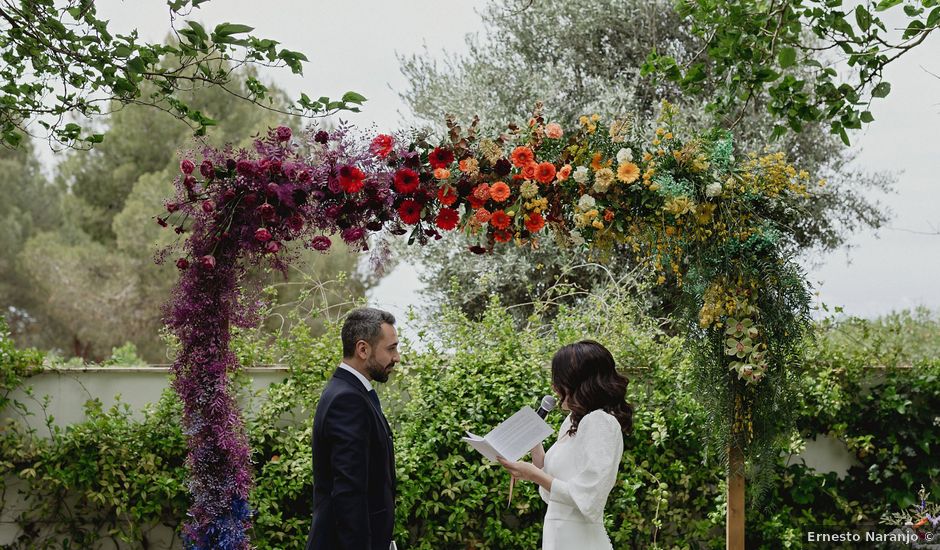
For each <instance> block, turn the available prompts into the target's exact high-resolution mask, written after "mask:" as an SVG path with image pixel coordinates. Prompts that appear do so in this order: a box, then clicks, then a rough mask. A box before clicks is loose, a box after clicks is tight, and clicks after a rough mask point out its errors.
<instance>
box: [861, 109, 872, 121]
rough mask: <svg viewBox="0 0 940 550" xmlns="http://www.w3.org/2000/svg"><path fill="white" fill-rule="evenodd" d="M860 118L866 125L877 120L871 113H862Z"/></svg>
mask: <svg viewBox="0 0 940 550" xmlns="http://www.w3.org/2000/svg"><path fill="white" fill-rule="evenodd" d="M860 118H861V119H862V122H864V123H866V124H867V123H869V122H872V121H874V120H875V117H874V116H873V115H872V114H871V111H862V114H861V116H860Z"/></svg>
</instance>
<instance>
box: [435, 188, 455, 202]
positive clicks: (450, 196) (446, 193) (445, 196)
mask: <svg viewBox="0 0 940 550" xmlns="http://www.w3.org/2000/svg"><path fill="white" fill-rule="evenodd" d="M437 202H439V203H441V204H443V205H444V206H450V205H452V204H454V203H455V202H457V192H456V191H455V190H454V188H453V187H451V186H449V185H445V186H444V187H441V188H439V189H438V190H437Z"/></svg>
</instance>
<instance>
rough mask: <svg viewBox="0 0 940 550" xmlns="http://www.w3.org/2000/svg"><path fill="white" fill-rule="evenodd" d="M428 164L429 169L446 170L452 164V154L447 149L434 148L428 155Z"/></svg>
mask: <svg viewBox="0 0 940 550" xmlns="http://www.w3.org/2000/svg"><path fill="white" fill-rule="evenodd" d="M428 162H429V163H431V168H447V167H448V166H450V164H451V163H452V162H454V153H453V152H451V151H450V150H449V149H443V148H441V147H435V148H434V150H433V151H431V154H430V155H428Z"/></svg>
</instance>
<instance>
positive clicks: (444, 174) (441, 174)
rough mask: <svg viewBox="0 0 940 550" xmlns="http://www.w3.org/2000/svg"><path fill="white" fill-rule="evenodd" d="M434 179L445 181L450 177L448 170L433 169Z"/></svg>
mask: <svg viewBox="0 0 940 550" xmlns="http://www.w3.org/2000/svg"><path fill="white" fill-rule="evenodd" d="M434 177H435V178H437V179H439V180H446V179H447V178H449V177H450V170H448V169H447V168H435V169H434Z"/></svg>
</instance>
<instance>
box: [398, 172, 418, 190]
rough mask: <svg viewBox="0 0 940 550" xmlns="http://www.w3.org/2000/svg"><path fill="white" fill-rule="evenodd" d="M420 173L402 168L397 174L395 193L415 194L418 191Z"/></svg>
mask: <svg viewBox="0 0 940 550" xmlns="http://www.w3.org/2000/svg"><path fill="white" fill-rule="evenodd" d="M418 183H419V179H418V173H417V172H415V171H414V170H412V169H411V168H402V169H401V170H399V171H397V172H395V191H398V192H399V193H414V192H415V191H417V190H418Z"/></svg>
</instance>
